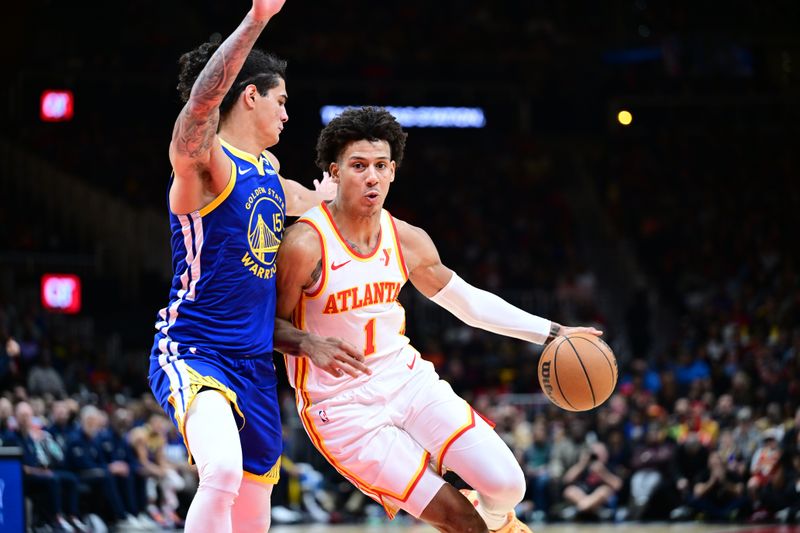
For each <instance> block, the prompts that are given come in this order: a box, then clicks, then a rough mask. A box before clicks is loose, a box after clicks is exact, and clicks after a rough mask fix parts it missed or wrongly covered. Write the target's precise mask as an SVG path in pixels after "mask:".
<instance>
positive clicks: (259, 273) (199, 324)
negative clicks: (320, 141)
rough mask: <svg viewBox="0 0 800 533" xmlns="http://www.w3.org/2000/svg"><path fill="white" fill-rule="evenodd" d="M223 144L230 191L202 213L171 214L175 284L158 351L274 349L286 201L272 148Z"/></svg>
mask: <svg viewBox="0 0 800 533" xmlns="http://www.w3.org/2000/svg"><path fill="white" fill-rule="evenodd" d="M222 147H223V150H224V152H225V154H226V155H227V156H228V158H229V159H230V162H231V168H230V173H231V174H230V180H229V182H228V185H227V187H226V188H225V190H224V191H223V192H222V193H221V194H220V195H219V196H218V197H217V198H215V199H214V201H212V202H211V203H210V204H209V205H207V206H206V207H204V208H202V209H200V210H198V211H195V212H193V213H189V214H187V215H175V214H174V213H170V226H171V229H172V265H173V278H172V287H171V290H170V300H169V304H168V305H167V306H166V307H165V308H164V309H161V311H159V313H158V321H157V323H156V329H157V330H158V333H157V335H156V337H157V338H156V343H155V345H154V355H156V354H155V351H156V350H157V349H158V348H157V347H158V345H159V344H160V345H161V346H162V347H163V346H166V351H168V352H170V353H171V354H172V355H178V354H180V355H181V356H182V357H188V358H191V357H192V355H193V354H212V355H214V354H216V355H220V356H223V357H232V358H239V357H254V356H260V355H268V354H269V355H271V352H272V332H273V328H274V317H275V258H276V255H277V252H278V246H280V243H281V240H282V239H283V231H284V224H285V219H286V199H285V196H284V191H283V188H282V187H281V183H280V179H279V177H278V173H277V172H276V170H275V168H274V167H273V165H272V163H271V162H270V160H269V158H268V157H267V154H266V152H264V153H262V154H261V155H260V156H259V157H258V158H256V157H254V156H252V155H251V154H248V153H246V152H243V151H241V150H239V149H237V148H235V147H233V146H231V145H230V144H228V143H226V142H224V141H222ZM159 341H160V342H159Z"/></svg>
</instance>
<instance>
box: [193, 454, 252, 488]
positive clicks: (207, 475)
mask: <svg viewBox="0 0 800 533" xmlns="http://www.w3.org/2000/svg"><path fill="white" fill-rule="evenodd" d="M198 472H199V474H200V486H202V487H211V488H214V489H217V490H224V491H226V492H232V493H234V494H236V493H238V492H239V486H240V485H241V484H242V476H243V475H244V472H243V470H242V464H241V463H240V462H238V461H231V460H230V459H228V458H226V457H219V458H217V459H215V460H214V461H211V462H209V463H208V464H206V465H203V467H202V468H199V469H198Z"/></svg>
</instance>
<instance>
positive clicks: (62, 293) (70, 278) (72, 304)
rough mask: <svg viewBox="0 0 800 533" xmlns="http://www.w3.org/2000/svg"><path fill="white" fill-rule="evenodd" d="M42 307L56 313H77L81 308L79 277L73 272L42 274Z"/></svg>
mask: <svg viewBox="0 0 800 533" xmlns="http://www.w3.org/2000/svg"><path fill="white" fill-rule="evenodd" d="M42 307H44V308H45V309H46V310H48V311H53V312H57V313H66V314H75V313H79V312H80V310H81V278H79V277H78V276H76V275H75V274H45V275H44V276H42Z"/></svg>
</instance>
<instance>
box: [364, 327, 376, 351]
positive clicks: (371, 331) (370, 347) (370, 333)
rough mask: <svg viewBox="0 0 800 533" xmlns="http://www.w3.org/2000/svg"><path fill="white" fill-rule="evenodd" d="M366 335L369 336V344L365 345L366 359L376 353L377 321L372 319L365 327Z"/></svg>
mask: <svg viewBox="0 0 800 533" xmlns="http://www.w3.org/2000/svg"><path fill="white" fill-rule="evenodd" d="M364 333H366V334H367V342H366V343H365V344H364V357H367V356H368V355H372V354H374V353H375V319H374V318H372V319H370V321H369V322H367V325H366V326H364Z"/></svg>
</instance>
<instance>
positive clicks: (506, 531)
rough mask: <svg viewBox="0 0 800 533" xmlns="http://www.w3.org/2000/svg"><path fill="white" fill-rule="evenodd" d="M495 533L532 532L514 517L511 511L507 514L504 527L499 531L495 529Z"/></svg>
mask: <svg viewBox="0 0 800 533" xmlns="http://www.w3.org/2000/svg"><path fill="white" fill-rule="evenodd" d="M495 533H533V531H531V528H529V527H528V526H526V525H525V524H524V523H523V522H522V520H520V519H519V518H517V517H516V515H514V511H511V512H510V513H508V522H506V525H504V526H503V527H501V528H500V529H496V530H495Z"/></svg>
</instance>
